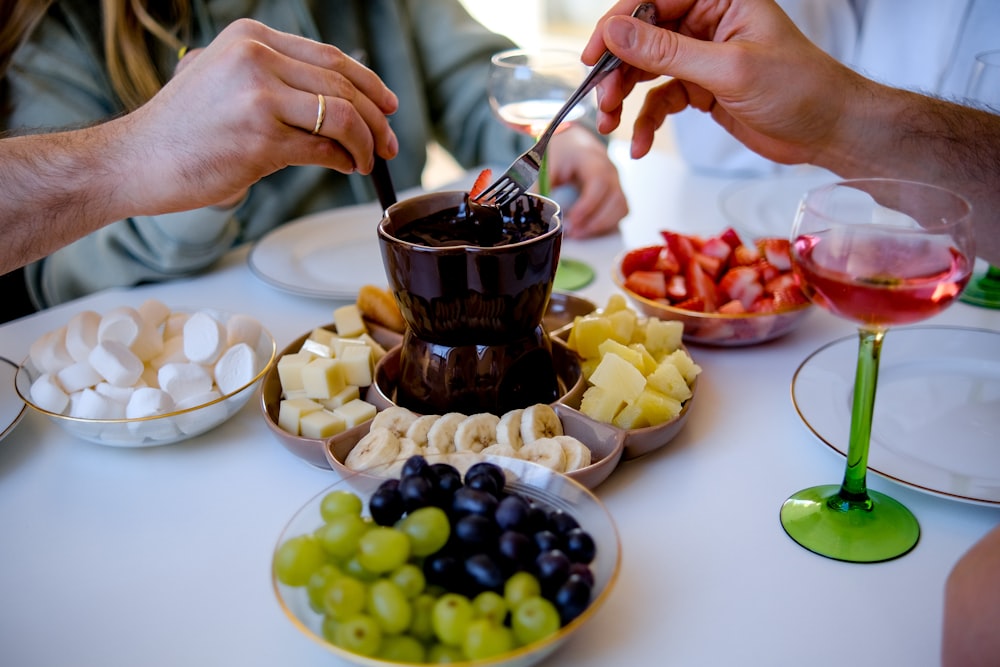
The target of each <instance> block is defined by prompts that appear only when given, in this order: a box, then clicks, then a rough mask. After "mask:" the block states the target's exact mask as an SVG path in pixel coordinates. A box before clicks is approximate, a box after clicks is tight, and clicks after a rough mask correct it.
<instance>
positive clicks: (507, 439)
mask: <svg viewBox="0 0 1000 667" xmlns="http://www.w3.org/2000/svg"><path fill="white" fill-rule="evenodd" d="M523 414H524V410H522V409H520V408H518V409H516V410H510V411H509V412H505V413H504V414H503V416H502V417H500V421H499V422H498V423H497V442H498V443H499V444H501V445H508V446H510V447H512V448H513V449H514V450H515V451H516V450H518V449H521V447H522V446H524V440H523V439H522V438H521V415H523Z"/></svg>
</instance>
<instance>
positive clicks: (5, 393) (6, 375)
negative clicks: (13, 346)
mask: <svg viewBox="0 0 1000 667" xmlns="http://www.w3.org/2000/svg"><path fill="white" fill-rule="evenodd" d="M15 375H17V364H15V363H14V362H13V361H11V360H10V359H7V358H5V357H0V386H2V387H3V389H0V440H3V439H4V438H6V437H7V436H8V435H10V432H11V431H13V430H14V427H15V426H17V422H19V421H21V417H23V416H24V411H25V409H26V408H27V406H26V405H25V404H24V401H22V400H21V397H20V396H18V395H17V392H16V391H14V376H15Z"/></svg>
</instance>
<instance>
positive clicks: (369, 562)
mask: <svg viewBox="0 0 1000 667" xmlns="http://www.w3.org/2000/svg"><path fill="white" fill-rule="evenodd" d="M409 558H410V540H409V538H407V537H406V535H404V534H403V533H401V532H400V531H398V530H396V529H395V528H388V527H385V526H375V527H374V528H371V529H370V530H368V532H366V533H365V534H364V535H362V536H361V540H360V541H359V542H358V562H359V563H361V565H362V566H363V567H364V568H365V569H366V570H368V571H369V572H374V573H376V574H382V573H384V572H391V571H392V570H395V569H396V568H397V567H399V566H400V565H402V564H403V563H405V562H406V561H407V560H408V559H409Z"/></svg>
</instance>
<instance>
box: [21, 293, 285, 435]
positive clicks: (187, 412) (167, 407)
mask: <svg viewBox="0 0 1000 667" xmlns="http://www.w3.org/2000/svg"><path fill="white" fill-rule="evenodd" d="M276 349H277V348H276V345H275V342H274V338H273V337H272V336H271V334H270V333H269V332H268V331H267V330H266V329H264V328H263V327H262V326H261V325H260V323H259V322H258V321H257V320H255V319H254V318H252V317H250V316H247V315H242V314H232V313H225V312H221V311H217V310H213V309H201V310H184V309H179V310H178V309H172V308H170V307H169V306H167V305H166V304H164V303H162V302H160V301H158V300H155V299H150V300H147V301H145V302H143V303H142V304H141V305H139V306H138V307H135V308H133V307H131V306H120V307H118V308H114V309H111V310H110V311H108V312H105V313H97V312H95V311H92V310H85V311H81V312H78V313H76V314H75V315H73V316H72V317H71V318H70V320H69V322H68V323H67V324H66V325H64V326H62V327H59V328H57V329H54V330H52V331H49V332H46V333H45V334H43V335H42V336H41V337H40V338H38V339H37V340H36V341H34V342H33V343H32V345H31V348H30V350H29V353H28V357H27V359H25V360H24V362H23V363H22V364H21V366H20V368H19V369H18V371H17V375H16V376H15V378H14V382H15V388H16V391H17V393H18V395H19V396H20V397H21V399H22V400H24V402H25V404H27V405H28V406H29V407H31V408H32V409H34V410H35V411H37V412H40V413H42V414H44V415H46V416H47V417H49V418H50V419H51V420H52V421H54V422H55V423H56V424H58V425H59V426H60V427H62V428H63V429H64V430H66V431H67V432H69V433H72V434H73V435H75V436H77V437H79V438H81V439H83V440H87V441H90V442H93V443H97V444H101V445H110V446H115V447H152V446H156V445H166V444H171V443H175V442H180V441H182V440H187V439H188V438H192V437H194V436H196V435H200V434H202V433H205V432H206V431H208V430H210V429H213V428H215V427H216V426H218V425H219V424H221V423H223V422H224V421H226V420H227V419H229V418H230V417H232V416H233V415H234V414H235V413H236V412H237V411H239V410H240V408H242V407H243V406H244V405H245V404H246V402H247V401H248V400H249V399H250V397H251V396H252V395H253V393H254V391H256V389H257V386H258V385H259V384H260V381H261V379H262V378H263V377H264V374H265V372H266V371H267V369H268V368H269V367H270V366H271V364H272V362H273V361H274V358H275V352H276Z"/></svg>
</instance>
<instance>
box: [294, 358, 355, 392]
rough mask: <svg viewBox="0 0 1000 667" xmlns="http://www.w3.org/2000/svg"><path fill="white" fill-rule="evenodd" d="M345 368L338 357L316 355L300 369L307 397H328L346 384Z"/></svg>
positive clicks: (341, 389)
mask: <svg viewBox="0 0 1000 667" xmlns="http://www.w3.org/2000/svg"><path fill="white" fill-rule="evenodd" d="M345 371H346V369H345V368H344V365H343V364H342V363H341V362H340V360H338V359H326V358H323V357H318V358H316V359H313V360H312V361H310V362H309V363H308V364H306V365H305V368H303V369H302V388H303V389H305V390H306V396H308V397H309V398H320V399H328V398H330V397H331V396H335V395H336V394H339V393H340V392H341V391H343V389H344V385H346V384H348V383H347V379H346V373H345Z"/></svg>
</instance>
